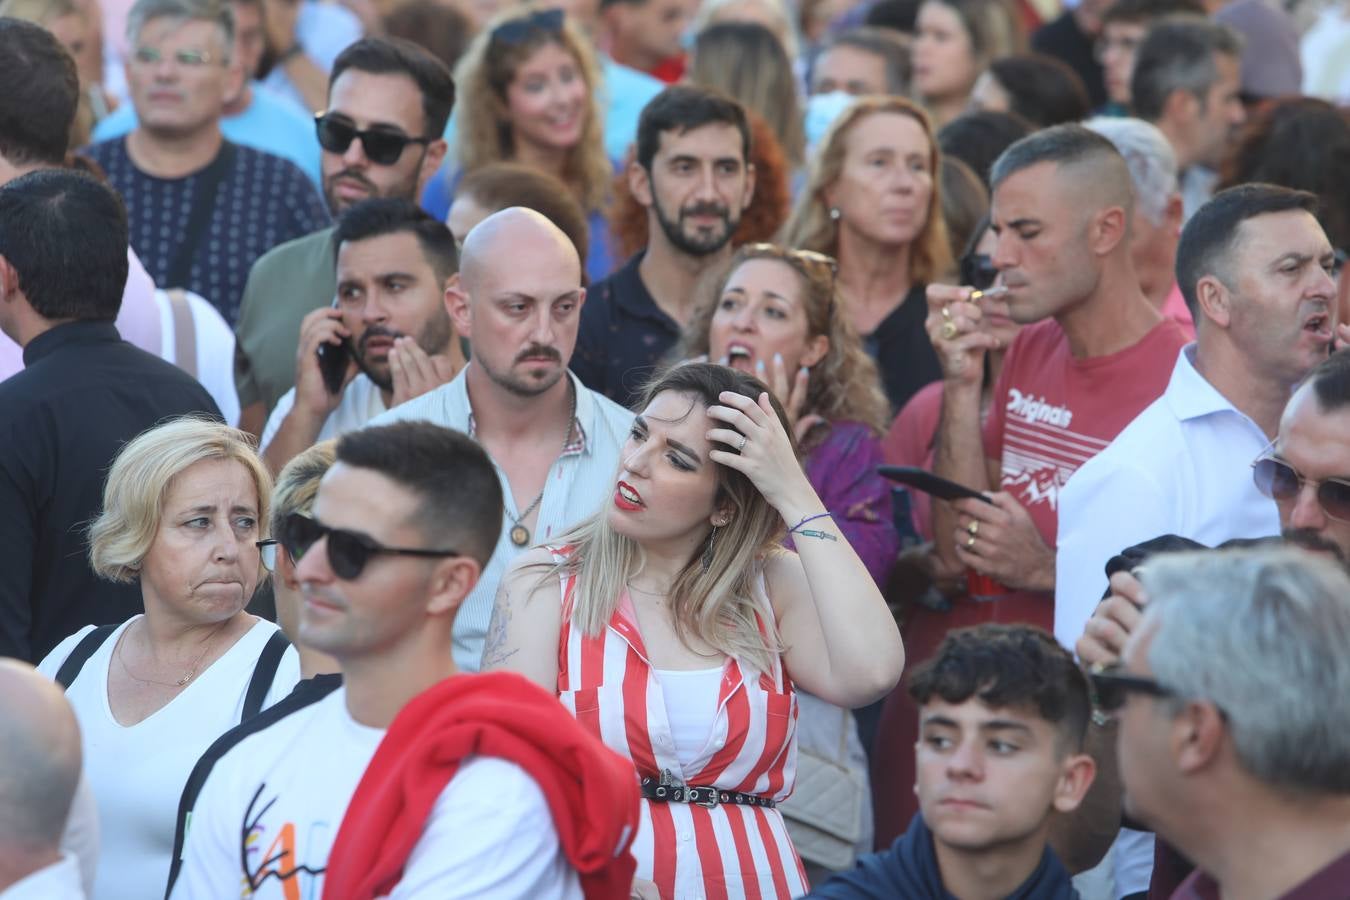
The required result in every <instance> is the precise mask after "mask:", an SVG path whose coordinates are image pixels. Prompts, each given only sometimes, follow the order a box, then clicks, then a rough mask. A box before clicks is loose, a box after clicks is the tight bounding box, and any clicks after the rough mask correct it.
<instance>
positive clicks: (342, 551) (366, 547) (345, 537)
mask: <svg viewBox="0 0 1350 900" xmlns="http://www.w3.org/2000/svg"><path fill="white" fill-rule="evenodd" d="M280 537H281V544H282V546H284V547H285V548H286V552H287V553H289V554H290V555H291V559H293V560H296V561H297V562H298V561H299V560H300V558H301V557H303V556H304V555H305V553H307V552H308V551H309V548H310V547H313V546H314V545H315V544H316V543H318V541H319V539H320V538H327V539H328V540H327V542H326V546H327V549H328V565H329V567H330V568H332V570H333V574H334V575H336V576H337V577H338V578H341V579H342V580H343V581H355V580H356V579H357V578H360V577H361V572H362V571H363V570H364V569H365V567H366V563H368V562H370V559H371V557H372V556H378V555H379V554H382V553H384V554H390V555H395V556H420V557H426V558H440V557H446V556H459V555H460V554H459V553H458V552H456V551H454V550H426V549H423V548H421V547H386V546H384V545H383V544H380V543H378V542H376V541H374V540H371V539H370V538H368V537H366V536H365V535H364V534H358V533H357V532H355V531H345V530H343V529H341V528H329V527H328V526H327V525H324V524H323V523H321V522H318V521H316V520H315V519H311V518H310V517H309V516H307V515H304V514H303V513H291V514H290V515H289V516H287V517H286V518H285V519H284V520H283V521H282V523H281V536H280Z"/></svg>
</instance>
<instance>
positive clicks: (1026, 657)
mask: <svg viewBox="0 0 1350 900" xmlns="http://www.w3.org/2000/svg"><path fill="white" fill-rule="evenodd" d="M908 681H909V693H910V695H911V696H912V697H913V698H914V701H915V702H916V703H917V704H918V705H919V740H918V741H917V743H916V744H915V748H914V753H915V756H916V759H917V766H916V769H915V771H916V776H917V777H916V779H915V785H914V790H915V793H916V794H917V795H918V798H919V813H918V814H917V815H916V816H915V817H914V819H913V821H912V822H911V823H910V825H909V830H908V831H907V832H906V833H905V834H904V835H903V836H902V837H900V838H898V839H897V840H896V841H895V843H894V844H892V845H891V847H890V848H889V849H888V850H886V851H884V852H881V853H875V854H872V855H871V856H865V857H863V858H862V859H860V860H859V861H858V864H857V866H856V867H855V868H854V869H853V870H852V871H851V872H847V873H845V874H842V875H836V876H835V877H834V878H832V879H830V880H829V881H827V882H825V883H824V884H822V885H821V886H820V887H818V888H817V889H816V890H815V891H814V892H813V893H812V894H810V896H811V897H818V898H822V900H869V898H880V897H888V898H890V897H894V898H903V900H947V898H951V897H961V898H970V897H998V898H1009V900H1070V898H1077V897H1078V894H1077V893H1076V892H1075V891H1074V889H1073V885H1072V883H1071V882H1070V880H1069V873H1068V872H1067V871H1065V869H1064V867H1063V865H1061V864H1060V861H1059V860H1058V859H1057V858H1056V857H1055V854H1054V852H1053V851H1052V850H1051V849H1050V848H1049V846H1048V843H1047V842H1048V837H1049V833H1050V823H1051V820H1052V818H1053V817H1054V816H1055V815H1056V814H1057V813H1065V812H1069V811H1072V810H1073V809H1074V808H1076V807H1077V806H1078V804H1079V803H1080V802H1081V801H1082V799H1083V796H1084V794H1085V793H1086V792H1087V790H1088V787H1089V786H1090V785H1091V783H1092V779H1093V773H1094V767H1093V763H1092V759H1091V757H1089V756H1087V755H1085V754H1084V753H1083V735H1084V731H1085V730H1086V728H1087V723H1088V713H1089V703H1088V689H1087V683H1086V679H1085V678H1084V677H1083V673H1082V671H1081V670H1080V669H1079V668H1078V666H1077V665H1076V664H1075V663H1074V660H1073V657H1072V656H1071V655H1070V654H1069V652H1068V651H1067V650H1065V649H1064V648H1063V647H1060V646H1059V645H1058V644H1056V643H1055V641H1054V639H1053V638H1052V637H1051V636H1050V635H1049V634H1048V633H1047V632H1045V631H1043V630H1041V629H1039V628H1033V627H1031V626H1028V625H993V624H987V625H979V626H976V627H974V628H962V629H958V630H956V631H953V632H951V633H950V634H949V635H948V636H947V637H946V638H945V639H944V640H943V642H942V644H941V646H939V647H938V649H937V651H936V652H935V653H934V654H933V656H932V657H931V658H929V660H928V661H926V662H925V663H923V664H922V665H920V666H919V667H918V668H917V669H915V670H914V671H913V672H912V673H910V675H909V678H908Z"/></svg>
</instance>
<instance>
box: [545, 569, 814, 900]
mask: <svg viewBox="0 0 1350 900" xmlns="http://www.w3.org/2000/svg"><path fill="white" fill-rule="evenodd" d="M575 580H576V579H575V576H568V577H567V578H566V580H565V582H564V584H563V585H562V603H563V617H562V618H563V626H562V632H561V634H560V636H559V646H558V697H559V699H560V700H561V701H562V704H563V705H564V706H566V707H567V708H568V709H569V710H571V712H572V714H573V715H574V716H576V717H577V720H578V721H579V722H580V723H581V724H582V725H583V726H585V727H586V728H587V730H589V731H591V732H592V733H594V734H595V735H597V736H598V737H600V739H601V740H603V741H604V742H605V744H606V745H607V746H608V747H610V749H612V750H615V751H617V752H619V753H622V754H624V755H626V756H627V757H628V758H629V759H631V760H632V761H633V764H634V765H635V766H636V768H637V772H638V774H639V775H640V776H651V777H659V775H660V773H661V772H662V771H664V770H668V771H669V772H671V773H672V774H673V775H674V776H675V777H676V779H677V780H679V781H682V782H684V783H685V784H690V785H699V786H703V785H711V786H714V787H717V788H719V789H722V790H727V791H737V792H740V793H745V794H756V795H758V796H762V797H772V798H773V799H774V800H779V801H781V800H783V799H785V798H786V797H787V796H788V795H789V794H790V793H792V786H793V782H794V778H795V776H796V768H797V740H796V727H797V698H796V695H795V693H794V691H793V687H792V681H791V680H790V679H789V678H788V677H787V674H786V672H785V671H784V670H783V665H782V662H781V660H777V659H776V660H775V662H774V668H773V671H772V672H769V673H764V674H757V673H755V671H754V669H753V668H752V667H751V666H750V665H749V664H748V663H745V664H743V663H741V662H739V661H737V660H735V659H731V658H729V659H727V661H726V664H725V667H724V671H723V675H722V684H721V689H720V691H719V694H718V704H717V709H716V712H715V714H714V716H713V718H712V720H711V721H710V723H709V729H708V730H709V735H708V741H707V744H706V745H705V746H704V748H703V750H702V752H701V753H700V754H699V755H698V757H697V758H696V759H694V760H693V761H692V763H691V764H690V765H688V766H683V765H681V763H680V760H679V758H678V757H677V756H676V753H675V742H674V740H673V738H672V736H671V730H670V723H669V721H668V719H667V715H666V703H665V697H664V695H663V694H662V689H661V681H660V678H659V676H658V675H657V674H656V672H655V670H654V669H653V668H652V665H651V662H650V660H649V659H648V656H647V651H646V647H645V646H644V644H643V641H642V635H641V634H640V633H639V632H638V627H637V616H636V614H635V613H634V610H633V604H632V601H631V599H630V598H629V596H628V595H627V593H625V594H624V596H623V597H622V598H621V599H620V601H619V607H618V609H617V610H616V611H615V613H614V616H613V618H611V619H610V622H609V625H608V626H607V627H606V628H605V630H604V632H603V633H602V634H598V635H594V636H587V635H585V634H583V633H582V631H581V629H580V628H578V627H576V626H575V625H574V624H573V623H572V611H573V604H572V593H573V590H574V587H575ZM758 584H759V590H758V595H759V597H758V599H759V600H760V601H761V608H762V610H763V611H764V612H765V613H766V614H767V615H769V616H772V614H773V613H772V607H771V606H770V605H769V600H768V597H767V596H765V594H764V590H763V578H762V576H761V578H760V580H759V582H758ZM761 627H763V620H761ZM633 855H634V856H635V857H636V858H637V864H638V868H637V877H639V878H645V879H647V880H649V881H653V882H655V883H656V886H657V888H658V889H659V890H660V892H661V897H662V898H663V900H670V898H680V900H685V898H698V900H703V898H709V900H714V898H717V900H720V898H749V900H757V898H787V897H798V896H801V895H802V894H804V893H806V890H807V883H806V873H805V871H804V870H803V868H802V864H801V860H800V859H799V858H798V857H797V852H796V850H795V849H794V848H793V846H792V841H791V839H790V838H789V837H788V833H787V828H786V827H785V825H784V823H783V816H782V814H781V813H780V812H779V811H778V810H777V809H762V808H759V807H751V806H735V805H730V804H726V805H718V806H715V807H713V808H711V809H707V808H704V807H702V806H698V805H695V804H689V803H653V802H651V801H650V800H647V799H645V798H644V799H643V801H642V819H641V823H640V825H639V827H638V836H637V839H636V840H635V841H634V842H633Z"/></svg>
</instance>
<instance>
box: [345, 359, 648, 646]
mask: <svg viewBox="0 0 1350 900" xmlns="http://www.w3.org/2000/svg"><path fill="white" fill-rule="evenodd" d="M472 365H473V363H472V362H470V363H469V365H468V366H465V367H464V369H463V370H462V371H461V372H460V373H459V374H458V375H456V376H455V378H454V380H452V381H450V382H449V383H448V384H443V385H441V386H440V387H438V388H436V389H435V390H434V391H431V392H429V393H426V394H423V395H422V396H420V397H414V398H413V399H412V400H409V401H408V402H407V403H404V404H402V405H400V406H397V407H395V408H394V409H392V410H390V411H389V412H387V413H385V414H384V415H382V416H379V417H377V418H375V419H373V420H372V421H371V422H370V424H371V425H387V424H389V423H390V422H397V421H400V420H406V419H425V420H427V421H430V422H433V423H435V424H437V425H443V426H445V427H447V428H453V429H455V430H456V431H462V432H464V433H465V434H467V435H470V436H473V434H474V430H473V410H472V409H471V408H470V406H469V391H468V387H467V382H466V380H465V378H466V376H467V375H468V371H469V366H472ZM567 377H569V378H571V379H572V387H573V389H574V390H575V391H576V397H577V413H576V424H577V426H578V427H579V428H580V433H581V438H582V440H581V443H580V444H579V445H574V446H569V447H568V449H567V451H566V452H564V453H563V454H562V455H560V456H559V457H558V459H557V460H556V461H555V462H554V463H553V466H552V468H550V469H549V473H548V480H547V481H545V482H544V498H543V499H542V500H541V501H539V518H538V520H537V521H536V523H535V526H534V529H533V530H532V531H531V534H530V544H532V545H533V544H542V543H547V542H548V541H549V540H550V539H551V538H554V537H556V536H558V535H560V534H562V533H563V532H565V531H566V530H567V529H569V528H571V527H572V526H574V525H576V524H578V523H580V522H581V521H582V520H584V519H585V518H587V517H588V516H590V515H591V514H592V513H594V512H595V511H596V510H598V509H599V508H600V506H601V504H602V503H603V502H604V501H605V500H606V499H607V498H609V497H610V496H611V495H612V494H613V493H614V484H615V479H616V478H618V468H619V449H620V448H621V447H622V446H623V443H624V441H626V440H627V439H628V432H629V431H630V430H631V429H632V426H633V418H634V415H633V413H632V412H630V411H628V410H626V409H624V408H623V407H622V406H619V405H618V404H617V403H615V402H614V401H612V400H610V399H608V398H607V397H604V396H602V395H600V394H597V393H595V392H594V391H592V390H590V389H588V388H587V387H586V386H585V385H583V384H582V383H581V382H580V381H579V380H578V379H577V377H576V376H575V375H573V374H572V373H571V372H570V371H569V372H568V373H567ZM493 467H494V468H495V469H496V470H497V477H498V478H499V479H500V480H501V485H502V496H503V499H504V500H505V502H506V513H507V514H506V515H505V516H503V517H502V533H501V535H499V536H498V538H497V547H496V549H495V550H493V552H492V559H491V560H489V561H488V564H487V567H486V568H485V569H484V570H483V575H482V577H481V578H480V579H479V580H478V584H477V585H475V586H474V589H473V591H471V592H470V593H469V596H468V597H466V598H465V599H464V605H463V606H462V607H460V610H459V614H458V615H457V616H456V617H455V629H454V640H455V649H454V653H455V665H456V666H458V667H459V668H460V670H462V671H465V672H477V671H478V669H479V667H480V665H481V663H482V657H483V642H484V639H485V638H486V637H487V629H488V623H489V621H490V620H491V618H492V601H493V598H494V597H495V596H496V593H497V585H498V584H500V583H501V580H502V576H504V575H505V574H506V569H507V567H508V566H509V565H510V564H511V563H512V562H513V561H514V560H515V558H516V557H517V556H519V555H520V554H521V553H524V552H525V551H526V550H527V549H528V547H517V546H516V545H515V544H514V543H512V541H511V528H512V526H513V525H514V524H515V521H514V520H515V519H518V518H519V517H520V510H518V509H517V508H516V501H515V496H514V495H513V494H512V493H511V485H510V483H509V482H508V481H507V480H506V472H504V471H503V470H502V468H501V466H498V465H497V464H496V462H495V461H494V462H493Z"/></svg>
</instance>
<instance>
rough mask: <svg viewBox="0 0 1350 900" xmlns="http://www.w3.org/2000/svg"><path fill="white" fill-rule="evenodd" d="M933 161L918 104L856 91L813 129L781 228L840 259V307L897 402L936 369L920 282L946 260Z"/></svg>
mask: <svg viewBox="0 0 1350 900" xmlns="http://www.w3.org/2000/svg"><path fill="white" fill-rule="evenodd" d="M940 162H941V154H940V151H939V150H938V146H937V141H935V140H934V138H933V131H932V127H931V125H930V124H929V121H928V116H927V115H925V114H924V112H923V110H921V109H919V107H917V106H915V105H914V104H913V103H912V102H910V101H908V100H906V99H904V98H902V97H862V98H859V99H858V100H855V101H854V102H853V104H852V105H850V106H849V107H847V108H846V109H845V110H844V111H843V112H842V113H840V114H839V117H838V118H837V119H835V121H834V124H833V125H831V126H830V129H829V131H827V132H826V134H825V137H823V138H822V139H821V142H820V146H819V148H818V149H817V151H816V157H815V159H814V160H813V161H812V166H811V171H810V175H809V177H808V180H807V184H806V188H805V189H804V190H803V191H802V193H801V195H800V196H799V197H798V199H797V205H796V206H795V208H794V209H793V210H792V216H791V218H789V219H788V223H787V225H786V226H784V228H783V233H782V235H780V238H779V242H780V243H782V244H784V245H786V246H789V247H798V248H801V249H803V250H814V251H816V252H817V253H824V254H826V255H828V256H833V257H834V258H835V259H837V260H838V261H839V277H838V283H837V286H836V291H837V293H838V295H839V301H840V309H841V312H842V314H843V315H844V316H845V317H846V318H847V319H848V320H849V322H850V323H851V324H852V326H853V329H854V331H855V332H857V333H858V334H859V335H861V336H862V340H863V345H864V346H865V347H866V349H867V352H868V353H870V354H871V355H872V357H873V358H874V359H875V360H877V364H878V365H879V367H880V368H881V377H882V382H883V384H884V387H885V389H886V396H887V397H888V399H889V400H890V402H891V406H892V407H893V408H896V409H898V408H900V407H902V406H904V405H905V402H906V401H908V400H909V398H910V397H912V396H913V395H914V393H915V392H916V391H918V390H919V388H921V387H923V386H924V385H925V384H929V383H930V382H933V381H937V380H938V379H939V378H941V377H942V371H941V369H940V367H939V366H938V360H937V355H936V354H935V353H934V352H933V346H932V343H931V342H930V341H929V340H928V333H927V332H926V331H925V330H924V319H925V318H926V317H927V315H928V302H927V300H925V299H924V289H925V287H926V286H927V285H928V283H929V282H930V281H934V280H936V279H938V278H941V277H943V276H944V275H946V274H948V272H949V271H950V269H951V268H952V250H951V246H950V245H949V244H948V241H947V226H946V223H945V222H944V221H943V218H942V190H941V186H940V181H939V178H938V172H939V169H940Z"/></svg>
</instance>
